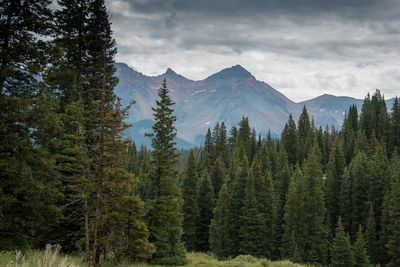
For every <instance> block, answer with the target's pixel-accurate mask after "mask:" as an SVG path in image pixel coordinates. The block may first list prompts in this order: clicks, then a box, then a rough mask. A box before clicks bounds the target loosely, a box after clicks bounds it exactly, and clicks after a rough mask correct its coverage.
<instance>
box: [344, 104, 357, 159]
mask: <svg viewBox="0 0 400 267" xmlns="http://www.w3.org/2000/svg"><path fill="white" fill-rule="evenodd" d="M357 132H358V111H357V107H356V106H355V105H352V106H350V108H349V112H348V114H346V115H345V119H344V122H343V127H342V136H343V151H344V154H345V158H346V163H350V161H351V159H352V158H353V156H354V153H355V145H356V134H357Z"/></svg>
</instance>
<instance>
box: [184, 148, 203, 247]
mask: <svg viewBox="0 0 400 267" xmlns="http://www.w3.org/2000/svg"><path fill="white" fill-rule="evenodd" d="M198 183H199V182H198V177H197V172H196V161H195V158H194V154H193V151H190V154H189V157H188V160H187V163H186V169H185V172H184V174H183V178H182V186H181V190H182V197H183V208H182V211H183V224H182V226H183V236H182V240H183V242H184V243H185V247H186V249H187V250H188V251H194V250H196V245H197V243H196V237H197V236H196V224H197V220H198V217H199V208H198V202H197V201H198Z"/></svg>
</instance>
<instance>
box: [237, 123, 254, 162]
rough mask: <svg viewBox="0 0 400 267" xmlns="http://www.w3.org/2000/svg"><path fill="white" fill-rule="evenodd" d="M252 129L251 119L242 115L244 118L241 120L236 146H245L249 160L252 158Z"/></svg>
mask: <svg viewBox="0 0 400 267" xmlns="http://www.w3.org/2000/svg"><path fill="white" fill-rule="evenodd" d="M251 141H252V137H251V130H250V125H249V119H248V118H247V117H242V120H241V121H240V122H239V130H238V135H237V139H236V148H237V147H238V146H243V148H244V149H245V155H246V157H247V159H248V160H251V158H252V155H251Z"/></svg>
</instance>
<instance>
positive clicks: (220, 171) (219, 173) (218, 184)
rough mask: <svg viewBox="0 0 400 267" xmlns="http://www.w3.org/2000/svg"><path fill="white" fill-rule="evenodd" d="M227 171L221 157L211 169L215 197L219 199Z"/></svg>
mask: <svg viewBox="0 0 400 267" xmlns="http://www.w3.org/2000/svg"><path fill="white" fill-rule="evenodd" d="M225 176H226V170H225V166H224V162H223V159H222V157H221V156H219V157H218V158H217V159H216V160H215V163H214V166H213V167H212V169H211V183H212V186H213V189H214V193H213V195H214V196H215V197H218V195H219V191H220V190H221V188H222V185H223V184H224V182H225V179H226V178H225Z"/></svg>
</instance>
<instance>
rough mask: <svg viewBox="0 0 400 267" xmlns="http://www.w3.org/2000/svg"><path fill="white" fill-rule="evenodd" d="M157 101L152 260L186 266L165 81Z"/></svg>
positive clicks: (171, 118)
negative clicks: (153, 249) (153, 251)
mask: <svg viewBox="0 0 400 267" xmlns="http://www.w3.org/2000/svg"><path fill="white" fill-rule="evenodd" d="M158 96H159V100H157V101H156V107H155V108H153V111H154V119H155V124H154V125H153V131H154V134H153V135H152V136H151V143H152V147H153V149H154V150H153V152H152V161H151V163H152V170H151V178H152V179H153V181H154V185H155V188H156V198H155V199H154V200H152V203H151V204H150V207H149V211H148V223H149V229H150V241H151V242H152V243H154V245H155V246H156V253H155V254H154V255H153V261H154V262H155V263H158V264H185V263H186V262H187V259H186V255H185V250H184V245H183V243H182V241H181V236H182V220H183V215H182V212H181V207H182V197H181V194H180V192H179V190H178V188H177V187H176V178H177V171H176V169H175V165H176V163H177V158H178V154H177V151H176V148H175V142H174V139H175V136H176V128H175V126H174V122H175V121H176V117H175V116H174V115H173V109H172V105H173V104H174V103H173V102H172V100H171V98H170V96H169V90H168V88H167V82H166V80H164V82H163V84H162V87H161V88H160V89H159V91H158Z"/></svg>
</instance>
